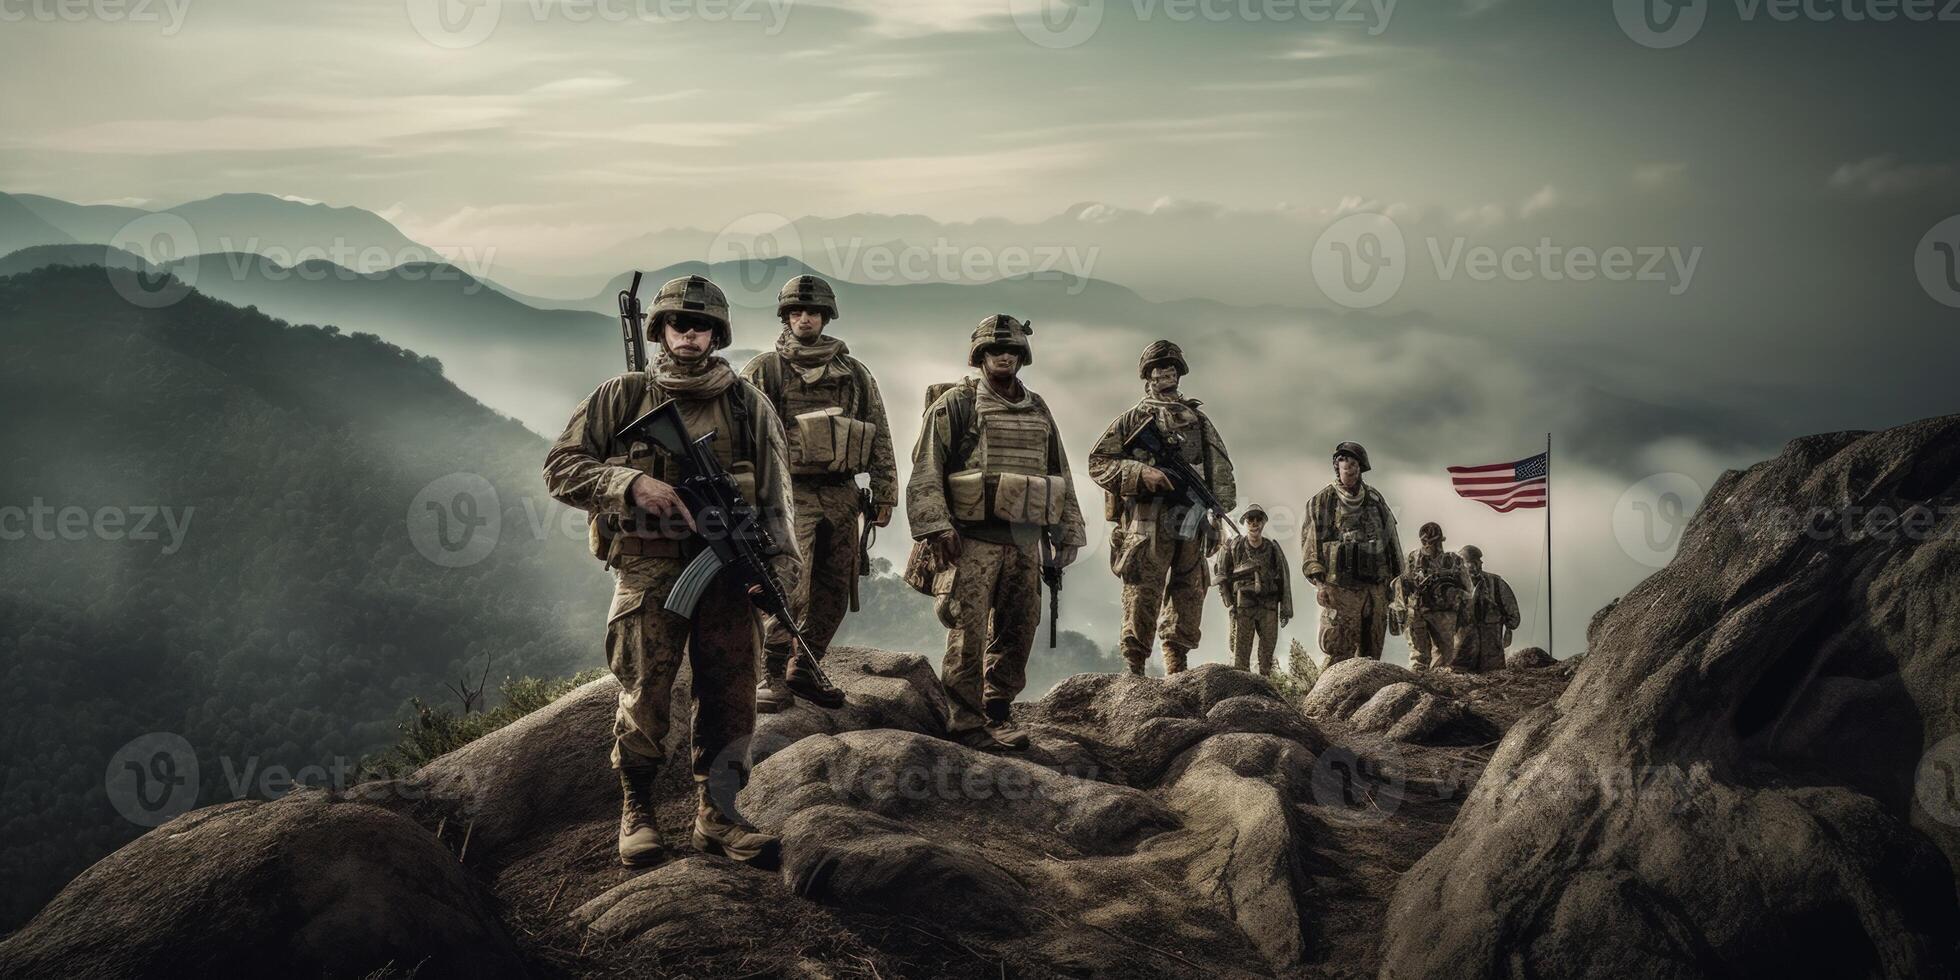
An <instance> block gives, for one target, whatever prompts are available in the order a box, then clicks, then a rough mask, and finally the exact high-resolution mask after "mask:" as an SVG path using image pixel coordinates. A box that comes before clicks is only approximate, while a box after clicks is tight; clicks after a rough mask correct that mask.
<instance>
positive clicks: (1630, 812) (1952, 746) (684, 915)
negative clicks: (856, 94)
mask: <svg viewBox="0 0 1960 980" xmlns="http://www.w3.org/2000/svg"><path fill="white" fill-rule="evenodd" d="M1708 499H1709V502H1708V504H1707V505H1706V506H1705V508H1704V509H1703V511H1702V512H1701V513H1699V514H1698V515H1697V516H1696V517H1695V519H1694V521H1693V522H1692V523H1691V524H1690V525H1689V527H1688V529H1687V532H1686V537H1685V538H1684V541H1683V544H1682V546H1681V549H1680V555H1679V557H1678V558H1677V559H1676V561H1675V562H1674V564H1673V565H1671V566H1670V567H1668V568H1667V569H1665V570H1663V571H1662V572H1660V573H1658V574H1656V575H1655V576H1653V577H1652V578H1650V579H1649V580H1648V581H1646V582H1645V583H1643V584H1641V585H1640V586H1639V587H1637V588H1636V589H1634V590H1632V591H1631V592H1629V593H1628V594H1627V595H1626V596H1624V597H1623V598H1622V599H1620V600H1618V601H1617V602H1616V603H1615V604H1613V605H1612V606H1610V607H1609V608H1608V609H1607V610H1605V611H1603V612H1602V614H1601V615H1600V616H1599V617H1596V618H1595V620H1594V624H1593V628H1592V630H1591V631H1590V636H1589V641H1590V642H1589V646H1590V650H1589V651H1588V652H1587V653H1586V654H1584V655H1583V656H1581V657H1576V658H1572V659H1567V660H1561V661H1552V662H1549V663H1547V662H1545V661H1546V660H1548V659H1549V658H1543V659H1541V658H1538V657H1535V656H1531V655H1530V654H1531V651H1520V652H1519V653H1518V654H1515V655H1513V656H1514V659H1513V661H1512V662H1510V663H1507V669H1505V670H1500V671H1495V672H1492V673H1489V674H1481V675H1458V674H1451V673H1446V672H1445V673H1422V674H1417V673H1414V672H1411V671H1409V670H1406V669H1404V668H1401V667H1397V666H1393V665H1389V664H1382V663H1376V662H1371V661H1351V662H1347V663H1343V664H1339V665H1335V666H1333V667H1331V668H1329V669H1328V670H1326V671H1324V672H1323V673H1322V674H1321V676H1320V678H1319V680H1318V682H1317V683H1316V685H1315V686H1314V688H1313V690H1312V691H1310V692H1308V694H1307V695H1305V696H1304V697H1303V698H1301V699H1300V701H1299V703H1294V702H1291V701H1288V700H1287V699H1284V698H1282V697H1281V696H1279V695H1278V694H1277V693H1276V692H1275V691H1274V689H1273V688H1272V687H1271V686H1270V685H1269V684H1267V682H1266V681H1264V680H1262V679H1260V678H1257V677H1254V676H1252V675H1249V674H1247V673H1245V672H1243V671H1237V670H1232V669H1230V668H1225V667H1221V666H1215V665H1214V666H1205V667H1200V668H1198V669H1196V670H1192V671H1189V672H1187V673H1184V674H1180V675H1178V676H1176V677H1173V678H1170V679H1168V680H1159V679H1152V678H1142V677H1132V676H1129V675H1081V676H1077V677H1074V678H1071V679H1069V680H1068V681H1065V682H1063V683H1062V684H1060V685H1058V686H1056V687H1055V688H1054V689H1053V690H1052V691H1050V692H1049V693H1048V694H1047V695H1046V696H1045V697H1043V698H1042V699H1041V700H1039V701H1036V702H1032V703H1024V704H1019V705H1016V706H1015V717H1016V720H1017V721H1018V722H1019V723H1020V724H1022V725H1023V726H1025V727H1026V728H1027V729H1028V731H1029V732H1030V734H1031V736H1032V741H1033V745H1032V747H1031V748H1030V749H1029V750H1028V751H1026V752H1024V753H1010V754H995V753H981V752H976V751H973V750H971V749H967V748H965V747H963V746H960V745H957V744H955V743H952V742H949V741H946V740H945V739H944V738H942V737H941V736H942V735H943V734H944V731H943V724H944V722H943V719H944V717H945V712H944V703H943V700H942V699H941V697H940V694H939V690H938V685H937V683H936V681H935V679H934V677H933V673H932V670H931V669H930V666H929V664H928V663H927V661H925V660H924V659H923V658H921V657H917V656H913V655H909V654H900V653H887V652H882V651H872V650H855V649H849V648H839V649H837V650H835V651H833V652H832V654H831V659H830V660H829V661H828V662H827V666H828V668H829V670H830V673H831V675H832V676H833V677H834V678H835V679H836V680H837V681H838V683H839V684H840V686H842V687H843V688H844V689H845V690H846V692H847V695H848V701H847V705H846V707H844V708H843V709H840V710H838V711H834V712H823V711H818V710H815V709H812V708H809V707H807V706H799V707H797V708H795V709H793V710H791V711H789V712H786V713H784V714H781V715H776V716H771V717H767V718H764V719H762V721H761V722H760V724H759V725H758V729H757V733H756V736H755V738H754V739H753V740H752V742H751V744H750V745H749V746H747V747H746V748H747V750H748V751H749V752H750V753H751V754H752V756H753V757H754V758H756V759H757V760H759V761H758V763H757V765H756V767H755V770H754V775H753V779H752V781H751V782H750V784H749V785H748V786H747V787H746V789H740V791H739V794H737V793H736V792H735V791H736V789H738V788H737V787H729V788H728V790H729V795H730V797H731V798H732V800H733V802H734V803H735V805H737V806H739V807H740V808H741V809H742V810H743V811H744V812H745V813H746V814H747V815H748V816H749V818H750V819H752V820H753V821H755V822H756V823H757V824H758V825H760V826H762V827H764V828H766V829H769V830H772V831H775V832H778V833H780V834H782V835H783V841H784V844H783V849H782V862H781V867H780V868H779V869H774V870H761V869H757V868H751V867H745V866H741V865H737V864H733V863H731V862H729V861H726V860H724V859H720V858H710V857H705V856H701V855H697V854H694V853H693V852H692V851H690V850H688V849H687V846H686V839H687V830H688V828H689V826H690V824H691V822H692V817H693V797H692V788H691V786H690V785H689V784H688V781H687V778H686V774H685V772H683V771H681V767H680V766H670V767H668V770H667V771H666V772H665V773H664V774H663V776H662V780H661V783H660V785H659V788H658V792H659V796H660V799H661V804H660V807H659V812H658V813H657V818H658V819H657V822H658V824H659V827H660V830H661V833H662V835H663V836H664V838H665V839H666V840H667V842H668V843H669V844H670V845H671V846H672V847H673V850H674V854H673V857H672V858H671V859H670V860H668V861H667V862H666V863H664V864H661V865H660V866H658V867H655V868H653V869H651V870H627V869H624V868H621V867H619V866H618V864H617V862H616V860H615V858H614V853H613V843H614V841H613V836H614V831H615V822H616V819H617V807H618V797H617V792H618V790H617V787H616V784H615V781H614V777H613V774H612V772H611V771H610V770H609V768H608V766H607V758H606V755H607V748H608V743H609V739H610V729H611V719H612V710H613V698H614V693H615V692H614V688H613V685H612V682H611V681H610V680H605V681H599V682H595V683H593V684H589V685H586V686H584V687H582V688H579V689H578V690H576V691H574V692H572V693H571V694H569V695H567V696H566V697H564V698H562V699H560V700H559V701H558V702H557V703H555V704H553V705H551V706H549V707H548V708H546V709H544V710H542V711H539V712H537V713H535V714H533V715H531V716H529V717H527V718H525V719H523V720H521V721H519V722H517V723H516V724H513V725H511V726H509V727H507V728H505V729H503V730H501V731H499V732H496V733H494V734H492V735H490V736H487V737H485V738H483V739H480V740H478V741H477V742H475V743H473V744H471V745H469V746H467V747H465V748H463V749H461V750H459V751H457V752H454V753H451V754H450V755H447V756H444V757H442V758H441V759H438V760H436V761H434V762H433V763H431V764H430V765H428V766H427V767H425V768H424V769H423V770H422V771H421V772H418V773H417V774H415V776H413V777H412V778H408V779H402V780H395V781H389V782H377V783H369V784H364V785H362V786H359V787H355V788H354V790H353V791H352V792H348V793H344V794H340V795H331V796H330V795H328V794H326V793H321V792H307V793H302V794H298V795H294V796H290V797H287V798H284V799H280V800H277V801H273V802H266V803H249V802H248V803H234V804H228V805H225V806H221V807H214V808H211V809H207V810H201V811H197V812H194V813H192V814H188V815H186V816H183V817H180V818H178V819H177V820H175V821H173V822H171V823H169V824H166V825H164V826H163V827H160V828H158V829H157V830H155V831H153V832H151V833H149V834H147V835H145V836H144V837H142V838H141V839H139V840H137V841H136V842H134V843H132V844H130V845H128V846H127V847H125V848H123V849H122V850H120V851H118V852H116V853H115V854H114V855H112V856H110V857H109V858H107V859H105V860H104V861H103V862H101V863H100V864H98V865H97V866H96V867H94V868H92V869H90V870H89V871H88V872H86V873H85V874H83V875H82V876H81V877H79V878H77V879H76V880H75V881H74V882H73V883H72V884H70V885H69V887H68V888H67V889H66V890H64V891H63V892H62V893H61V895H60V896H58V897H57V898H56V899H55V901H54V902H53V903H51V904H50V905H49V906H48V907H47V908H46V909H45V910H43V911H42V913H41V914H40V915H39V916H37V917H36V918H35V919H34V920H33V921H32V922H30V923H29V924H28V925H27V926H25V927H23V928H22V929H21V930H20V931H19V932H17V933H15V934H14V935H13V936H11V937H8V938H7V939H6V940H5V941H4V942H0V975H5V976H7V977H67V976H108V977H124V976H127V977H135V976H151V975H167V974H175V973H184V972H198V973H212V974H245V975H307V976H332V977H341V976H346V977H367V976H387V975H391V974H392V975H411V974H412V975H415V976H418V977H445V976H481V977H498V976H523V975H545V976H622V977H623V976H641V975H649V974H651V975H696V976H703V975H771V976H823V977H897V976H933V977H942V976H944V977H961V978H967V977H970V978H975V980H978V978H983V977H998V976H1001V975H1004V974H1009V975H1017V976H1092V977H1105V976H1107V977H1128V976H1190V975H1218V976H1226V977H1249V976H1287V977H1348V976H1358V975H1367V974H1379V975H1380V976H1383V977H1394V978H1430V977H1438V978H1440V977H1460V976H1470V977H1489V978H1495V977H1505V978H1512V977H1541V976H1542V977H1553V976H1555V977H1581V978H1583V977H1607V976H1615V977H1617V976H1625V975H1639V976H1658V977H1669V978H1683V980H1685V978H1701V977H1717V976H1736V975H1752V976H1753V975H1764V976H1775V975H1791V976H1813V975H1825V974H1828V975H1842V976H1881V977H1908V976H1950V975H1953V973H1954V971H1955V968H1956V965H1960V960H1957V959H1956V944H1957V943H1960V900H1956V878H1955V872H1954V868H1955V866H1956V862H1957V861H1960V796H1957V795H1956V780H1955V777H1954V774H1955V773H1956V772H1960V616H1956V615H1955V613H1954V609H1953V604H1954V601H1955V598H1956V597H1960V418H1955V419H1941V420H1931V421H1928V422H1924V423H1919V424H1917V425H1913V426H1906V427H1903V428H1900V429H1896V430H1892V431H1889V432H1885V433H1879V434H1855V433H1854V434H1842V435H1835V436H1820V437H1815V438H1811V439H1804V440H1799V441H1797V442H1795V443H1792V444H1791V445H1790V447H1789V448H1788V449H1787V450H1786V451H1785V452H1784V453H1783V455H1781V456H1780V457H1778V458H1777V459H1775V460H1772V461H1770V462H1767V463H1763V464H1761V465H1759V466H1756V467H1753V468H1751V469H1749V470H1747V471H1744V472H1738V473H1730V474H1727V475H1725V476H1724V477H1723V479H1722V480H1721V481H1720V482H1719V483H1718V484H1717V486H1716V487H1715V488H1714V489H1713V490H1712V492H1711V493H1710V495H1709V498H1708ZM1793 521H1794V522H1796V523H1794V524H1792V523H1791V522H1793ZM685 687H686V685H685V684H679V685H677V689H679V690H680V691H682V692H683V693H681V694H678V695H677V698H678V699H680V700H681V701H682V702H683V703H681V704H678V705H677V706H676V709H677V710H676V711H675V717H676V718H682V719H684V718H686V717H687V711H686V710H685V709H686V707H687V705H686V704H685V703H684V702H685V694H684V691H685ZM684 739H685V732H684V731H677V732H675V733H674V735H673V737H672V739H671V743H670V748H671V749H673V752H672V757H673V758H676V759H680V758H684V753H683V752H681V751H680V749H681V743H682V741H683V740H684Z"/></svg>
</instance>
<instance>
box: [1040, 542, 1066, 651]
mask: <svg viewBox="0 0 1960 980" xmlns="http://www.w3.org/2000/svg"><path fill="white" fill-rule="evenodd" d="M1056 550H1057V549H1056V548H1055V546H1054V545H1052V544H1050V543H1049V542H1048V535H1046V534H1043V535H1042V536H1041V581H1042V583H1043V584H1045V585H1047V586H1048V649H1050V650H1053V649H1055V628H1056V624H1057V623H1060V622H1061V620H1062V563H1061V562H1059V561H1057V560H1056V559H1055V552H1056Z"/></svg>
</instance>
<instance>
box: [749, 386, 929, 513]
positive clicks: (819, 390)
mask: <svg viewBox="0 0 1960 980" xmlns="http://www.w3.org/2000/svg"><path fill="white" fill-rule="evenodd" d="M837 361H838V362H839V366H840V367H842V368H843V370H841V371H835V372H831V373H830V374H829V375H828V376H826V377H825V378H823V379H822V380H821V381H819V382H818V383H817V384H815V385H811V384H807V383H805V382H804V381H803V379H802V377H800V376H799V375H798V374H797V372H796V371H795V370H794V369H793V368H790V367H789V366H788V365H785V364H783V363H782V355H780V354H778V353H776V352H775V351H773V350H766V351H763V352H762V353H760V354H757V355H756V356H754V357H752V358H750V359H749V362H748V363H747V364H744V365H742V380H744V381H747V382H749V383H750V384H752V385H755V386H756V387H757V388H759V389H761V391H762V393H763V394H764V395H765V396H767V397H768V399H769V402H770V404H771V405H772V406H774V407H775V409H776V415H777V417H778V418H780V419H782V420H783V421H784V423H785V424H788V422H789V418H790V417H789V414H788V409H787V408H786V407H785V403H786V402H787V401H789V400H790V399H791V396H792V395H794V396H795V400H796V401H797V402H799V403H808V404H821V405H824V406H826V407H829V406H835V407H837V408H841V409H843V410H844V414H845V415H847V416H849V417H851V418H854V419H857V420H858V421H860V422H869V423H870V424H872V425H874V426H876V427H877V429H878V432H877V435H875V436H874V437H873V438H872V441H871V502H872V503H874V504H877V505H879V506H881V507H884V506H896V505H897V504H898V457H897V453H896V452H895V451H894V450H893V448H892V429H891V422H890V420H889V419H887V418H886V416H885V398H884V395H882V394H880V393H879V391H878V381H877V379H876V378H873V377H872V376H871V370H870V369H869V368H867V367H865V366H864V362H863V361H860V360H858V359H857V358H855V357H852V356H851V355H849V354H839V355H837ZM792 387H794V388H796V389H798V390H796V391H795V392H791V391H790V389H791V388H792ZM791 479H792V480H794V479H795V476H794V475H793V474H792V476H791Z"/></svg>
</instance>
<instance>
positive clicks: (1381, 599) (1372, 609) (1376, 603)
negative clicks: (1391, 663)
mask: <svg viewBox="0 0 1960 980" xmlns="http://www.w3.org/2000/svg"><path fill="white" fill-rule="evenodd" d="M1319 602H1320V652H1322V653H1324V654H1326V655H1327V662H1328V663H1330V664H1337V663H1340V662H1341V661H1343V660H1351V659H1353V658H1355V657H1367V658H1368V659H1370V660H1380V659H1381V658H1382V644H1383V643H1384V642H1385V640H1386V638H1387V636H1388V586H1386V585H1354V586H1347V585H1328V586H1323V587H1322V588H1321V589H1320V599H1319Z"/></svg>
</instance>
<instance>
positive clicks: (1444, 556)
mask: <svg viewBox="0 0 1960 980" xmlns="http://www.w3.org/2000/svg"><path fill="white" fill-rule="evenodd" d="M1416 538H1417V540H1418V541H1420V542H1421V547H1418V548H1417V549H1416V550H1414V551H1411V552H1409V555H1408V558H1407V559H1405V560H1404V561H1403V563H1402V574H1401V575H1400V576H1397V577H1396V579H1395V586H1394V589H1393V590H1392V594H1393V595H1394V601H1393V602H1392V603H1391V604H1390V606H1389V629H1390V631H1391V632H1397V633H1399V632H1402V631H1403V630H1404V629H1406V630H1407V631H1408V634H1409V648H1410V650H1411V653H1410V656H1409V665H1410V666H1412V667H1414V668H1415V669H1417V670H1428V669H1430V668H1432V667H1434V668H1438V669H1457V670H1473V671H1474V670H1475V669H1476V667H1475V665H1471V666H1469V667H1464V666H1463V665H1461V664H1460V663H1458V659H1459V658H1458V652H1457V649H1456V626H1457V616H1458V614H1459V613H1461V612H1462V611H1463V604H1464V603H1465V602H1466V601H1468V600H1469V598H1470V576H1469V574H1468V573H1466V572H1465V571H1464V570H1463V559H1462V558H1460V557H1458V556H1457V555H1456V554H1455V553H1454V552H1449V551H1444V550H1443V527H1442V525H1440V524H1437V523H1436V522H1434V521H1431V522H1429V523H1427V524H1424V525H1423V526H1422V528H1421V529H1420V530H1418V531H1417V532H1416Z"/></svg>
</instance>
